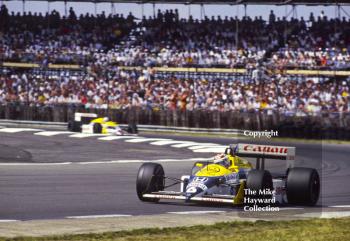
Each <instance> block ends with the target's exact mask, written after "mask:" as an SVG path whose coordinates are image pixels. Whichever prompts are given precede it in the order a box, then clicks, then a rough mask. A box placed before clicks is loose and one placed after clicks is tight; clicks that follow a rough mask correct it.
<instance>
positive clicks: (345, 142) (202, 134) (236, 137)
mask: <svg viewBox="0 0 350 241" xmlns="http://www.w3.org/2000/svg"><path fill="white" fill-rule="evenodd" d="M142 133H146V134H157V135H175V136H197V137H215V138H230V139H246V140H255V141H275V142H299V143H310V144H314V143H316V144H322V143H324V144H347V145H349V144H350V140H349V141H347V140H333V139H327V140H320V139H303V138H289V137H272V138H270V139H268V138H263V137H262V138H260V139H259V138H256V139H253V138H249V137H246V136H242V135H234V134H214V133H189V132H175V131H164V132H163V131H161V132H160V131H142Z"/></svg>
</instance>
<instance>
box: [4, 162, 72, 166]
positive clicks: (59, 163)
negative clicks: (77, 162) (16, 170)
mask: <svg viewBox="0 0 350 241" xmlns="http://www.w3.org/2000/svg"><path fill="white" fill-rule="evenodd" d="M70 164H74V163H73V162H54V163H33V162H29V163H24V162H15V163H0V166H62V165H70Z"/></svg>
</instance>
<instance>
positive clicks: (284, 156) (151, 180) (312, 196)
mask: <svg viewBox="0 0 350 241" xmlns="http://www.w3.org/2000/svg"><path fill="white" fill-rule="evenodd" d="M244 157H247V158H256V166H255V168H253V165H252V164H251V163H250V162H248V161H247V160H245V159H243V158H244ZM265 159H280V160H286V161H287V170H286V172H284V173H283V174H279V175H274V176H272V175H271V173H270V172H269V171H267V170H265ZM294 159H295V147H285V146H267V145H254V144H237V145H232V146H230V147H229V148H227V149H226V150H225V153H223V154H219V155H217V156H215V157H214V158H213V160H212V161H207V162H196V163H194V165H193V168H192V174H191V175H184V176H182V177H180V178H173V177H168V176H166V175H165V174H164V169H163V167H162V166H161V165H160V164H158V163H144V164H143V165H142V166H141V167H140V169H139V171H138V174H137V180H136V191H137V195H138V197H139V199H140V200H141V201H148V202H157V201H159V200H160V199H172V200H184V201H186V202H210V203H228V204H234V205H236V204H237V205H242V204H247V205H249V202H256V201H255V200H263V199H264V200H265V201H266V200H268V199H271V200H274V202H275V203H276V204H293V205H310V206H313V205H315V204H316V203H317V201H318V198H319V194H320V178H319V175H318V172H317V170H316V169H313V168H306V167H294V166H293V165H294ZM165 180H171V181H172V182H173V183H171V184H169V185H166V184H165ZM176 184H180V190H179V191H168V190H165V189H168V188H169V187H170V186H174V185H176ZM247 202H248V203H247ZM255 204H256V203H255Z"/></svg>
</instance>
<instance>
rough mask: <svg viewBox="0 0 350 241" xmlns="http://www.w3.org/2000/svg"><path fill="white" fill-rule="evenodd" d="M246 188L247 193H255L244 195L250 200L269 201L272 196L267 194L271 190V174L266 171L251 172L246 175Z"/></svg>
mask: <svg viewBox="0 0 350 241" xmlns="http://www.w3.org/2000/svg"><path fill="white" fill-rule="evenodd" d="M246 188H247V189H248V191H251V192H255V194H252V193H251V194H248V195H246V196H247V197H249V198H251V199H266V200H267V199H271V198H272V195H271V194H270V193H269V192H272V190H273V184H272V176H271V173H270V172H269V171H266V170H251V171H250V172H249V173H248V177H247V185H246ZM264 191H265V193H264ZM260 192H262V193H260ZM266 192H267V193H266ZM257 205H259V203H257ZM262 205H263V204H262Z"/></svg>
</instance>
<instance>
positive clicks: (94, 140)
mask: <svg viewBox="0 0 350 241" xmlns="http://www.w3.org/2000/svg"><path fill="white" fill-rule="evenodd" d="M235 143H260V144H271V145H284V146H295V147H296V166H307V167H313V168H316V169H318V171H319V173H320V175H321V181H322V184H321V185H322V192H321V198H320V200H319V203H318V205H317V206H316V207H291V206H284V207H281V208H280V212H277V213H267V212H262V213H257V212H244V211H243V209H242V207H231V206H213V205H211V206H208V205H198V204H188V203H183V202H173V201H161V202H159V203H157V204H155V203H143V202H141V201H139V200H138V198H137V195H136V174H137V171H138V168H139V167H140V165H141V164H142V162H148V161H152V162H158V163H161V164H162V165H163V167H164V170H165V174H166V176H170V177H176V178H180V176H181V175H185V174H190V172H191V168H192V165H193V163H194V162H195V161H201V160H208V159H210V158H211V157H213V156H214V155H215V154H217V153H220V152H223V151H224V150H225V148H226V147H227V146H228V145H229V144H235ZM349 157H350V145H337V144H327V143H326V142H323V143H322V142H319V143H313V144H312V143H309V142H308V143H302V142H301V141H298V142H295V143H287V142H276V141H271V140H269V139H266V138H261V139H258V140H257V139H246V138H244V139H239V138H237V137H232V138H230V137H227V136H226V137H225V138H217V137H204V136H188V135H187V136H180V135H170V134H145V133H140V134H139V135H138V136H109V135H98V134H82V133H71V132H67V131H56V130H54V131H53V130H42V129H31V128H5V127H1V128H0V231H1V230H8V228H9V227H16V225H22V227H23V226H25V227H26V229H27V230H31V229H33V227H32V226H31V225H33V224H32V223H36V224H44V223H45V224H46V225H47V224H50V223H52V225H53V226H52V227H51V229H50V228H48V227H46V231H47V230H51V233H55V231H52V230H56V231H57V232H58V231H59V230H60V228H57V227H58V226H60V225H59V224H61V226H60V227H63V226H64V227H69V226H72V223H71V222H73V223H74V225H77V223H76V222H78V221H79V222H83V225H82V226H81V227H83V226H84V225H85V226H84V227H85V228H87V227H88V228H87V229H83V228H81V229H78V230H76V229H74V230H73V231H74V232H75V231H76V232H82V231H84V230H85V231H91V230H95V229H96V230H98V231H106V230H105V229H104V228H102V227H106V225H107V223H109V224H110V226H108V225H107V226H108V227H110V228H113V227H114V228H115V227H119V228H123V227H124V226H125V225H126V223H128V225H127V227H126V229H130V228H135V227H153V226H157V227H159V226H160V227H161V226H162V225H163V226H164V225H165V226H174V225H175V224H177V225H179V224H180V225H181V224H184V225H191V224H192V225H194V224H201V223H203V224H205V223H214V222H218V221H226V220H227V221H229V220H232V219H237V218H240V219H241V218H242V217H245V216H246V219H247V220H249V219H250V218H253V219H259V218H263V219H265V218H267V219H268V218H278V217H280V218H282V217H283V218H293V217H299V218H303V217H328V216H332V217H333V216H349V215H350V186H349V185H347V183H348V181H349V174H350V162H349ZM266 169H268V170H270V171H271V172H283V171H285V162H284V161H279V160H274V161H272V160H271V161H270V160H269V161H268V162H267V166H266ZM199 217H200V218H199ZM97 220H100V221H99V222H98V221H97ZM111 220H112V221H111ZM126 220H127V221H126ZM57 222H58V223H57ZM61 222H68V223H69V225H63V224H62V223H61ZM101 222H102V223H101ZM111 222H112V223H113V225H112V224H111ZM92 223H93V225H94V227H95V229H94V228H92V227H91V225H92ZM57 225H58V226H57ZM96 225H97V226H96ZM118 225H119V226H118ZM129 225H131V226H129ZM78 226H79V225H78ZM78 226H75V227H78ZM18 227H19V226H18ZM39 227H42V226H40V225H39ZM55 227H56V228H55ZM124 228H125V227H124ZM16 230H17V231H16ZM113 230H115V229H113ZM61 231H62V230H61ZM69 231H70V229H69V228H68V229H67V228H66V229H64V230H63V232H69ZM41 232H42V230H40V231H38V232H37V233H38V234H40V233H41ZM48 232H50V231H48ZM16 234H26V233H25V232H24V231H23V230H22V229H20V228H18V229H16V228H14V229H13V233H10V234H9V236H11V235H14V236H15V235H16ZM32 234H33V233H32ZM34 234H35V233H34ZM44 234H45V233H44Z"/></svg>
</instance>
